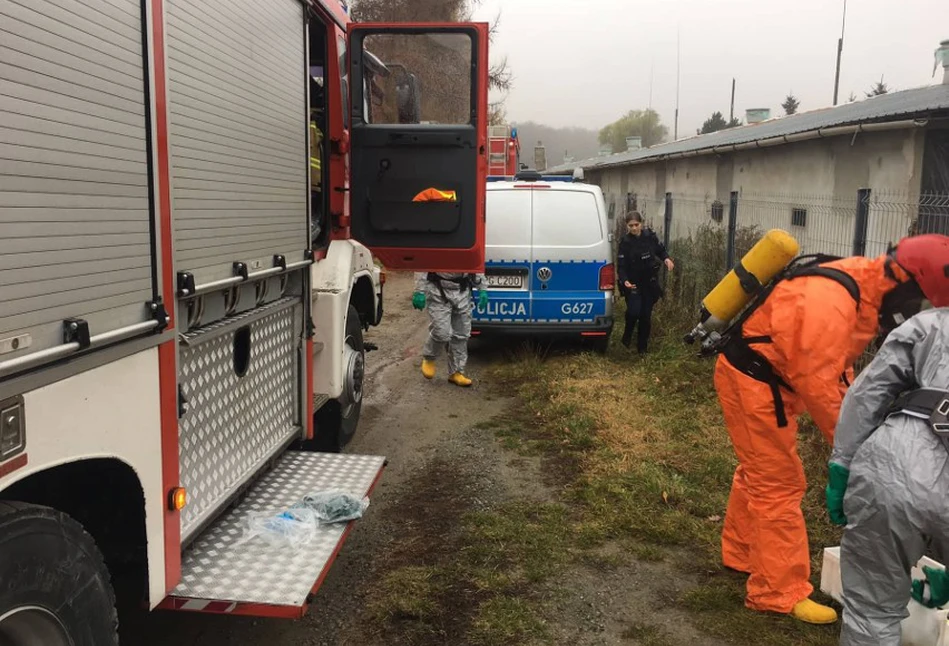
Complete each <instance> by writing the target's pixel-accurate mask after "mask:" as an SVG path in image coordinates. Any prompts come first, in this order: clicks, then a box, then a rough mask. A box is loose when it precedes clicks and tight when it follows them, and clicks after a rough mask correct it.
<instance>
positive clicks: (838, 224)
mask: <svg viewBox="0 0 949 646" xmlns="http://www.w3.org/2000/svg"><path fill="white" fill-rule="evenodd" d="M624 206H627V208H625V209H621V210H620V212H621V213H625V212H628V211H629V210H631V209H629V208H628V206H629V205H624ZM635 206H637V207H638V209H637V210H639V211H640V212H642V213H643V214H644V215H645V219H646V221H647V225H649V226H651V228H652V229H653V230H655V231H656V232H657V233H658V234H659V236H660V238H661V239H662V240H663V241H664V243H665V245H666V248H667V249H668V250H669V253H670V255H671V256H672V257H673V258H674V259H675V261H676V264H677V269H676V271H675V272H674V273H673V274H672V275H671V276H668V277H667V292H668V294H669V296H670V298H671V299H673V300H674V301H675V302H676V303H677V304H678V305H680V306H682V307H683V308H686V309H688V310H691V311H696V310H697V309H698V307H699V305H700V303H701V300H702V297H703V296H704V295H705V294H706V293H708V291H709V290H710V289H711V288H712V287H714V286H715V284H716V283H717V282H718V281H719V280H720V279H721V278H722V276H724V275H725V273H727V271H728V270H729V269H730V268H731V267H734V266H735V264H736V263H737V262H738V261H739V260H740V259H741V258H742V256H744V254H745V253H747V251H748V250H749V249H751V247H752V246H753V245H754V244H755V243H756V242H757V241H758V240H759V239H760V238H761V236H762V235H764V233H766V232H767V231H768V230H769V229H784V230H785V231H787V232H789V233H790V234H791V235H793V236H794V237H795V239H796V240H797V241H798V243H799V244H800V247H801V253H802V254H811V253H825V254H831V255H835V256H850V255H865V256H870V257H872V256H877V255H880V254H882V253H885V252H886V250H887V249H888V248H889V247H890V245H892V244H895V243H896V242H898V241H899V240H900V239H901V238H904V237H906V236H908V235H915V234H918V233H945V234H949V195H941V194H939V195H937V194H923V195H907V194H900V193H894V192H885V191H873V190H871V189H861V190H859V191H857V192H856V193H855V194H854V195H853V196H851V197H849V198H845V197H840V196H826V195H762V194H756V193H750V192H747V191H746V192H743V193H739V192H733V193H731V194H730V195H729V197H728V199H727V200H719V199H717V198H714V197H711V196H694V195H687V194H673V193H667V194H666V196H665V200H664V201H662V202H660V201H655V200H653V201H649V200H643V199H642V198H638V199H637V200H636V205H635ZM617 222H618V225H619V226H622V218H617Z"/></svg>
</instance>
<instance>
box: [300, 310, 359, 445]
mask: <svg viewBox="0 0 949 646" xmlns="http://www.w3.org/2000/svg"><path fill="white" fill-rule="evenodd" d="M365 378H366V349H365V346H364V344H363V339H362V325H361V324H360V320H359V312H358V311H356V308H355V307H353V306H352V305H350V306H349V313H348V314H347V315H346V339H345V343H344V345H343V394H342V395H340V397H339V399H334V400H332V401H329V402H327V403H326V404H324V405H323V407H322V408H320V410H318V411H316V412H315V413H314V414H313V428H314V431H313V440H312V442H306V443H304V445H305V448H307V449H309V450H311V451H323V452H327V453H339V452H340V451H341V450H342V448H343V447H344V446H346V445H347V444H349V442H350V441H351V440H352V439H353V437H354V436H355V435H356V427H357V426H359V414H360V413H361V412H362V395H363V382H364V381H365Z"/></svg>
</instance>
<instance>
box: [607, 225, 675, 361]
mask: <svg viewBox="0 0 949 646" xmlns="http://www.w3.org/2000/svg"><path fill="white" fill-rule="evenodd" d="M662 263H665V265H666V268H667V269H668V270H669V271H672V269H673V267H674V266H675V265H674V264H673V262H672V259H671V258H670V257H669V254H668V253H666V248H665V246H664V245H663V244H662V242H660V241H659V237H658V236H657V235H656V233H655V231H653V230H652V229H647V228H645V227H644V226H643V216H642V214H640V213H639V212H638V211H633V212H632V213H630V214H629V215H627V216H626V235H624V236H623V238H622V239H621V240H620V243H619V256H618V258H617V263H616V264H617V268H618V271H619V283H620V290H621V291H622V294H623V297H624V298H625V299H626V327H625V329H624V330H623V345H625V346H626V347H627V348H628V347H629V346H630V344H631V343H632V340H633V328H635V327H636V324H637V323H638V324H639V334H638V336H637V339H636V349H637V350H639V354H645V353H646V346H647V344H648V343H649V333H650V331H651V328H652V307H653V305H655V304H656V301H658V300H659V299H660V298H662V288H661V287H660V285H659V268H660V266H661V264H662Z"/></svg>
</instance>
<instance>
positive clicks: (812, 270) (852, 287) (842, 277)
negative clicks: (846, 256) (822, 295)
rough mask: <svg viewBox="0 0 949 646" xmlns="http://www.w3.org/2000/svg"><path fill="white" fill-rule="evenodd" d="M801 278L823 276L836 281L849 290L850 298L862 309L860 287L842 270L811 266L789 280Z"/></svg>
mask: <svg viewBox="0 0 949 646" xmlns="http://www.w3.org/2000/svg"><path fill="white" fill-rule="evenodd" d="M800 276H823V277H824V278H830V279H831V280H833V281H836V282H837V283H839V284H840V285H842V286H843V288H844V289H846V290H847V293H848V294H850V297H851V298H852V299H853V300H854V302H855V303H856V304H857V307H860V285H858V284H857V281H856V280H854V277H853V276H851V275H850V274H848V273H847V272H845V271H843V270H842V269H836V268H834V267H824V266H822V265H811V266H807V267H801V268H800V269H797V270H795V271H792V272H791V273H790V274H789V275H788V276H787V278H788V279H789V280H790V279H794V278H798V277H800Z"/></svg>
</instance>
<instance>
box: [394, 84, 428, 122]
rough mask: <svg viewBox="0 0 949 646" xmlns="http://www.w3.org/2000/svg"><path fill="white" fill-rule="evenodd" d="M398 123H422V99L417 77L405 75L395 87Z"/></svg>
mask: <svg viewBox="0 0 949 646" xmlns="http://www.w3.org/2000/svg"><path fill="white" fill-rule="evenodd" d="M396 98H397V100H398V109H399V123H420V122H421V121H422V99H421V94H420V93H419V84H418V77H416V76H415V74H412V73H411V72H409V73H406V74H405V75H404V76H403V77H402V78H401V79H400V81H399V84H398V85H397V86H396Z"/></svg>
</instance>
